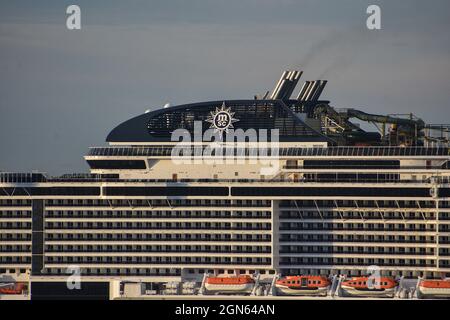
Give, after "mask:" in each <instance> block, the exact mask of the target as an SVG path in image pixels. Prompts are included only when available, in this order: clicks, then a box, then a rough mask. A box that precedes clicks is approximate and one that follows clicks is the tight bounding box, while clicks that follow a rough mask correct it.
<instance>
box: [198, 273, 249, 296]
mask: <svg viewBox="0 0 450 320" xmlns="http://www.w3.org/2000/svg"><path fill="white" fill-rule="evenodd" d="M254 286H255V280H254V279H253V278H252V277H250V276H236V277H208V278H207V279H206V282H205V288H206V290H207V291H208V292H209V293H225V294H226V293H241V294H245V293H250V292H251V291H252V289H253V287H254Z"/></svg>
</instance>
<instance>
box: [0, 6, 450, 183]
mask: <svg viewBox="0 0 450 320" xmlns="http://www.w3.org/2000/svg"><path fill="white" fill-rule="evenodd" d="M70 4H78V5H79V6H80V7H81V11H82V12H81V14H82V29H81V30H79V31H69V30H67V29H66V27H65V21H66V17H67V16H66V14H65V10H66V7H67V6H68V5H70ZM369 4H378V5H379V6H380V7H381V10H382V29H381V30H377V31H369V30H367V29H366V27H365V20H366V17H367V15H366V13H365V12H366V8H367V6H368V5H369ZM449 27H450V3H449V2H448V1H437V0H431V1H428V2H425V1H413V0H404V1H356V0H355V1H349V0H341V1H332V0H315V1H294V0H278V1H275V0H273V1H272V0H239V1H238V0H229V1H206V0H190V1H182V0H176V1H170V0H168V1H133V0H130V1H98V0H97V1H92V0H91V1H56V0H55V1H23V0H15V1H0V53H1V54H0V170H5V171H30V170H39V171H44V172H49V173H50V174H61V173H68V172H79V171H86V170H87V167H86V165H85V164H84V160H83V159H82V155H83V154H84V153H86V151H87V149H88V147H89V146H98V145H104V144H105V142H104V139H105V137H106V135H107V134H108V132H109V130H111V129H112V128H113V127H114V126H116V125H117V124H119V123H120V122H122V121H125V120H127V119H128V118H131V117H133V116H135V115H138V114H140V113H142V112H144V111H145V110H147V109H155V108H159V107H160V106H162V105H164V104H165V103H167V102H169V103H171V104H172V105H175V104H179V103H185V102H186V103H188V102H195V101H203V100H209V99H214V100H216V99H219V100H220V99H233V98H252V97H253V95H254V94H257V93H263V92H264V91H265V90H270V89H272V88H273V86H274V84H275V82H276V80H278V78H279V76H280V74H281V72H282V70H283V69H286V68H291V69H293V68H298V69H301V70H304V71H305V73H304V75H303V77H302V80H315V79H319V78H324V79H327V80H329V83H328V86H327V88H326V89H325V91H324V93H323V97H324V98H327V99H329V100H331V104H332V105H333V106H336V107H341V108H348V107H354V108H361V109H363V110H366V111H369V112H373V113H409V112H414V113H415V114H417V115H418V116H420V117H422V118H423V119H424V120H425V121H426V122H430V123H450V108H449V102H450V83H449V81H448V79H447V78H448V75H449V74H450V43H449V42H450V40H449V39H450V37H449V36H448V32H449V30H450V28H449Z"/></svg>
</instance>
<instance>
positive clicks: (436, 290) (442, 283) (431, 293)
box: [417, 279, 450, 298]
mask: <svg viewBox="0 0 450 320" xmlns="http://www.w3.org/2000/svg"><path fill="white" fill-rule="evenodd" d="M417 290H418V292H417V295H418V297H423V298H427V297H429V298H448V297H450V279H442V280H438V279H428V280H426V279H425V280H420V282H419V286H418V288H417Z"/></svg>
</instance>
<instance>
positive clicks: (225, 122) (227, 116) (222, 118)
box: [206, 102, 239, 133]
mask: <svg viewBox="0 0 450 320" xmlns="http://www.w3.org/2000/svg"><path fill="white" fill-rule="evenodd" d="M233 116H234V112H231V108H227V107H226V106H225V102H224V103H223V104H222V106H221V107H220V108H219V107H217V108H216V111H211V112H210V113H209V116H208V118H207V119H206V121H207V122H209V123H211V126H210V127H209V128H210V129H214V130H215V131H218V132H220V133H222V132H224V131H225V132H228V129H231V128H234V126H233V123H235V122H238V121H239V120H238V119H235V118H233Z"/></svg>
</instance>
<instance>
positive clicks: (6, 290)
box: [0, 282, 27, 294]
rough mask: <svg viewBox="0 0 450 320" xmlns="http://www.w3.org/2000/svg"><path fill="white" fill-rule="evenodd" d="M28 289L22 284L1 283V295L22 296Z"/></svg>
mask: <svg viewBox="0 0 450 320" xmlns="http://www.w3.org/2000/svg"><path fill="white" fill-rule="evenodd" d="M26 288H27V287H26V284H25V283H22V282H13V283H0V294H22V293H23V292H24V291H25V290H26Z"/></svg>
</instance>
